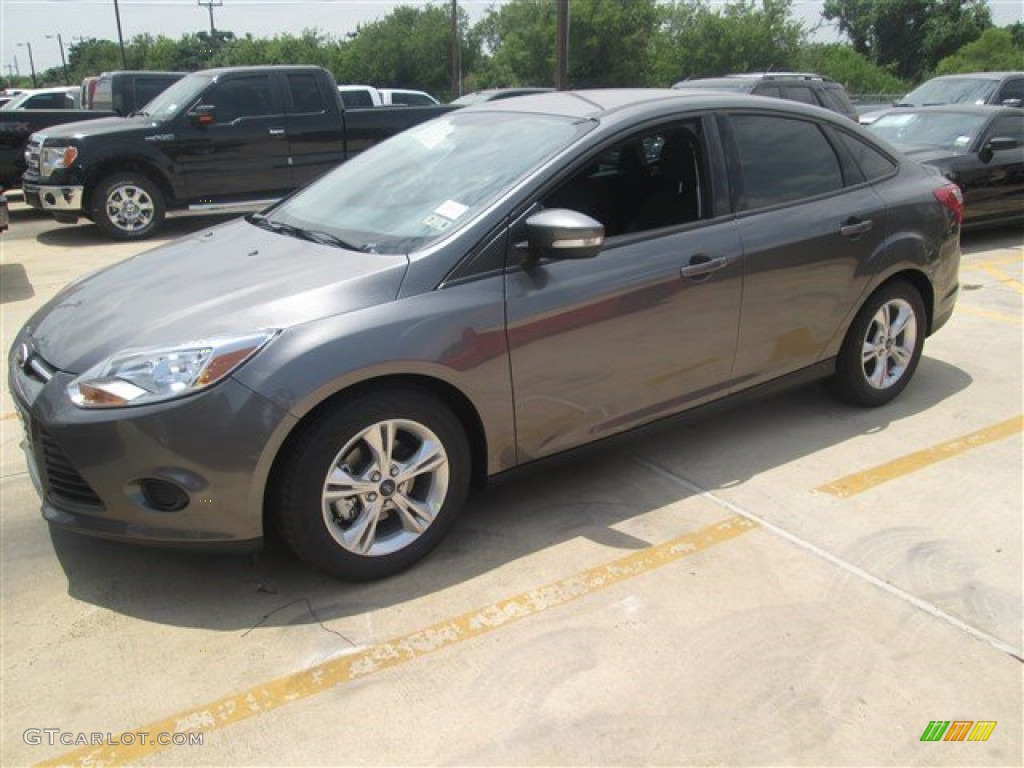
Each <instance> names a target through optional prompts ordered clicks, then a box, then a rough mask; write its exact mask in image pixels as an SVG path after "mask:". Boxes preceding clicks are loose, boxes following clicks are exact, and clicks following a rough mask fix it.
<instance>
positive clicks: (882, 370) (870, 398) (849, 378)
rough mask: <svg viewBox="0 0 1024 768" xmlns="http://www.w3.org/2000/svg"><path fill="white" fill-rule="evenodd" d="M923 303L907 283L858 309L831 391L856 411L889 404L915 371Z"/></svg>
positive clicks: (882, 291) (921, 340)
mask: <svg viewBox="0 0 1024 768" xmlns="http://www.w3.org/2000/svg"><path fill="white" fill-rule="evenodd" d="M926 322H927V321H926V318H925V310H924V302H923V301H922V300H921V295H920V294H919V293H918V291H917V289H916V288H914V287H913V286H912V285H910V284H909V283H904V282H898V283H892V284H891V285H888V286H885V287H883V288H882V289H880V290H879V291H877V292H876V293H875V294H873V295H872V296H871V297H870V298H869V299H868V301H867V302H866V303H865V304H864V306H863V307H861V310H860V312H858V313H857V316H856V317H855V318H854V320H853V323H852V324H851V325H850V329H849V330H848V331H847V333H846V338H845V339H844V340H843V346H842V348H841V349H840V351H839V359H838V361H837V365H836V373H835V376H834V378H833V382H832V383H833V385H834V389H835V390H836V391H837V393H838V394H839V395H840V396H841V397H843V398H844V399H846V400H848V401H850V402H851V403H853V404H855V405H862V406H878V405H884V404H885V403H888V402H889V401H890V400H892V399H893V398H895V397H896V396H897V395H898V394H899V393H900V392H902V391H903V388H904V387H906V386H907V384H908V383H909V382H910V379H911V378H912V377H913V375H914V371H915V370H916V369H917V364H918V361H919V360H920V359H921V351H922V349H923V348H924V337H925V332H926V327H927V326H926Z"/></svg>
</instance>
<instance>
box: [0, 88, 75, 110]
mask: <svg viewBox="0 0 1024 768" xmlns="http://www.w3.org/2000/svg"><path fill="white" fill-rule="evenodd" d="M79 96H80V94H79V89H78V88H74V87H70V88H35V89H33V90H30V91H25V92H23V93H21V94H19V95H17V96H15V97H14V98H13V99H11V100H10V101H8V102H7V103H6V104H4V105H3V106H0V110H3V111H5V112H11V111H14V110H20V109H78V108H79V106H80V103H79Z"/></svg>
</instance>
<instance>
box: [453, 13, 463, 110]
mask: <svg viewBox="0 0 1024 768" xmlns="http://www.w3.org/2000/svg"><path fill="white" fill-rule="evenodd" d="M461 59H462V46H461V45H459V0H452V99H457V98H458V97H459V96H461V95H462V61H461Z"/></svg>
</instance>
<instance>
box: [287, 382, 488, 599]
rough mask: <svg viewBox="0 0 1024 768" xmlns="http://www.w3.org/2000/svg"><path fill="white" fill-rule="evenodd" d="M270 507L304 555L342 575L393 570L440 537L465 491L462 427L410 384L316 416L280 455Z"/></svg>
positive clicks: (361, 577)
mask: <svg viewBox="0 0 1024 768" xmlns="http://www.w3.org/2000/svg"><path fill="white" fill-rule="evenodd" d="M285 461H286V463H285V464H284V467H283V470H282V476H281V482H280V485H279V490H278V495H277V500H276V507H277V508H276V514H277V516H278V520H279V522H280V526H281V530H282V533H283V535H284V538H285V540H286V541H287V542H288V545H289V546H290V547H291V549H292V550H293V551H294V552H295V553H296V555H298V556H299V557H300V558H301V559H302V560H304V561H305V562H307V563H309V564H310V565H312V566H314V567H315V568H318V569H320V570H322V571H325V572H327V573H329V574H331V575H332V576H335V577H337V578H340V579H345V580H351V581H361V580H366V579H375V578H380V577H383V576H388V575H390V574H392V573H396V572H397V571H400V570H402V569H404V568H407V567H409V566H410V565H412V564H413V563H415V562H416V561H417V560H419V559H420V558H422V557H424V556H425V555H426V554H427V553H429V552H430V551H431V550H432V549H433V548H434V547H435V546H437V544H438V543H439V542H440V541H441V539H442V538H443V536H444V534H445V533H446V532H447V530H448V528H449V527H450V526H451V524H452V522H453V521H454V519H455V516H456V515H457V513H458V511H459V508H460V507H461V506H462V504H463V502H464V501H465V498H466V493H467V491H468V489H469V477H470V452H469V444H468V441H467V439H466V435H465V433H464V431H463V428H462V425H461V423H460V422H459V420H458V419H457V418H456V417H455V416H454V414H453V413H452V412H451V411H450V410H449V409H448V408H447V406H445V405H444V403H442V402H441V401H440V400H438V399H437V398H435V397H434V396H432V395H430V394H429V393H426V392H423V391H420V390H416V389H403V390H391V391H384V392H379V393H368V394H365V395H361V396H359V397H356V398H353V399H351V400H348V401H346V402H344V403H343V404H341V405H340V406H338V407H336V408H334V409H333V410H331V411H328V412H327V413H324V414H322V415H321V416H320V417H319V418H317V420H316V421H314V422H312V423H311V424H310V425H309V426H308V427H306V428H305V430H304V431H303V432H302V433H301V434H300V436H299V437H298V439H297V440H296V442H295V443H294V445H293V446H292V448H291V451H290V453H289V455H288V456H287V457H286V460H285Z"/></svg>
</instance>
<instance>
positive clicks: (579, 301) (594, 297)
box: [506, 118, 743, 461]
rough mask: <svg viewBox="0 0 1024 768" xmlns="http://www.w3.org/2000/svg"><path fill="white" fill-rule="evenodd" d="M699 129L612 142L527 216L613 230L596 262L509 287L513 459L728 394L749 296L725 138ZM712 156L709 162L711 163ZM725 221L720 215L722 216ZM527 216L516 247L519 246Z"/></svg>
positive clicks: (554, 267) (516, 254)
mask: <svg viewBox="0 0 1024 768" xmlns="http://www.w3.org/2000/svg"><path fill="white" fill-rule="evenodd" d="M707 125H708V123H706V122H705V121H704V120H700V119H696V118H695V119H692V120H686V121H677V122H674V123H671V124H665V125H660V126H656V127H651V128H648V129H645V130H641V131H638V132H636V133H634V134H632V135H630V136H629V137H627V138H624V139H621V140H619V141H616V142H615V143H614V144H613V145H612V146H608V147H606V148H605V149H604V150H602V151H601V152H599V153H598V154H597V155H595V156H592V157H590V158H589V159H587V160H586V161H585V162H583V163H582V164H581V165H580V166H578V168H577V170H576V171H575V173H573V174H572V175H571V177H570V178H568V179H567V180H565V181H564V182H562V183H560V184H558V185H557V186H556V187H555V188H553V189H551V190H549V191H548V192H546V193H544V194H543V195H542V196H541V198H540V199H539V201H538V204H537V205H536V206H535V207H534V208H533V209H532V210H536V209H537V208H539V207H544V208H568V209H572V210H576V211H579V212H581V213H585V214H587V215H589V216H591V217H592V218H595V219H597V220H598V221H600V222H602V223H603V224H604V225H605V230H606V235H607V240H606V243H605V247H604V249H603V250H602V252H601V253H600V254H599V255H598V256H596V257H594V258H589V259H581V260H575V261H571V260H557V261H555V260H550V261H541V262H537V263H527V264H525V265H521V264H520V260H521V259H522V257H523V253H522V252H521V251H519V250H518V249H517V248H516V246H515V245H513V246H512V247H511V253H510V267H509V270H508V273H507V278H506V295H507V312H508V346H509V356H510V362H511V373H512V384H513V389H514V393H515V406H516V430H517V443H518V458H519V461H527V460H530V459H534V458H538V457H540V456H545V455H548V454H551V453H554V452H556V451H559V450H563V449H565V448H570V447H572V446H575V445H579V444H581V443H586V442H590V441H592V440H595V439H598V438H600V437H602V436H604V435H609V434H613V433H616V432H620V431H623V430H625V429H628V428H630V427H632V426H636V425H637V424H641V423H644V422H647V421H651V420H652V419H654V418H657V417H659V416H662V415H665V414H668V413H672V412H676V411H680V410H683V409H685V408H687V407H690V406H693V405H697V404H699V403H701V402H705V401H707V400H711V399H714V398H715V397H716V396H718V395H719V394H722V393H723V392H725V391H726V390H727V389H728V380H729V377H730V374H731V371H732V365H733V357H734V355H735V350H736V335H737V329H738V325H739V312H740V296H741V292H742V269H743V268H742V253H741V244H740V239H739V235H738V230H737V227H736V225H735V223H734V222H733V221H732V220H731V218H730V217H729V216H728V215H727V212H723V211H722V210H721V207H720V206H719V205H718V204H716V202H715V196H714V194H713V193H714V191H715V190H716V188H717V189H720V188H721V186H722V184H724V174H720V176H721V182H720V183H719V182H716V181H714V180H713V178H714V171H715V169H721V161H720V160H718V159H717V158H719V157H720V153H719V152H718V150H717V147H718V144H717V136H716V135H715V134H713V133H712V134H709V133H708V132H707V131H706V126H707ZM713 158H714V159H713ZM723 213H725V214H726V215H721V214H723ZM527 216H528V214H524V215H523V217H522V218H521V219H520V220H519V221H518V222H517V223H516V224H514V225H513V227H512V232H511V237H510V238H509V241H510V243H513V244H516V243H521V242H523V241H525V239H526V236H525V227H524V224H523V220H524V219H525V218H526V217H527Z"/></svg>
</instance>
